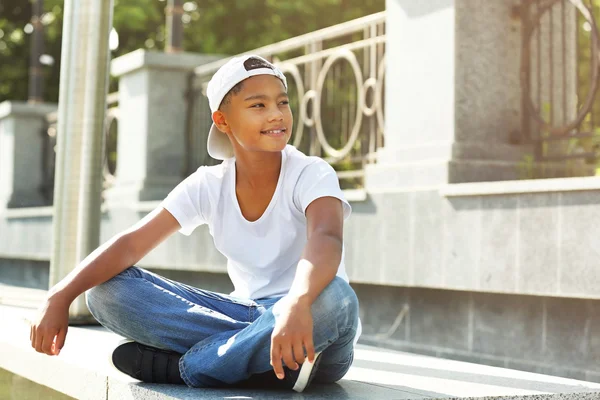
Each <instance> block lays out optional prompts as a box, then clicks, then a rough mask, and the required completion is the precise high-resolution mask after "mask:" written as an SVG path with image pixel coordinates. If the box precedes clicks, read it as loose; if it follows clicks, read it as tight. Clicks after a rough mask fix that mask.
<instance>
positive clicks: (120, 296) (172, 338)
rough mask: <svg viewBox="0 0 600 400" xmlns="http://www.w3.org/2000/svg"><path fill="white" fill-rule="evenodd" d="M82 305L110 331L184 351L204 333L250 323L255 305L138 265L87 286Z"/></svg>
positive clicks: (213, 333)
mask: <svg viewBox="0 0 600 400" xmlns="http://www.w3.org/2000/svg"><path fill="white" fill-rule="evenodd" d="M86 303H87V305H88V308H89V309H90V311H91V313H92V315H93V316H94V317H95V318H96V319H97V320H98V321H99V322H100V323H101V324H102V325H104V326H105V327H106V328H108V329H110V330H111V331H113V332H115V333H117V334H119V335H122V336H124V337H126V338H129V339H133V340H134V341H136V342H139V343H142V344H145V345H148V346H152V347H157V348H160V349H165V350H172V351H175V352H178V353H182V354H183V353H185V352H186V351H188V350H189V349H190V348H191V347H192V346H194V345H195V344H196V343H198V342H199V341H201V340H203V339H205V338H207V337H211V336H213V335H215V334H217V333H221V332H236V331H238V330H240V329H243V328H245V327H247V326H249V325H250V323H251V321H252V320H253V319H254V314H255V313H256V312H257V311H256V310H257V308H258V305H257V304H256V303H255V302H253V301H251V300H244V299H237V298H233V297H231V296H226V295H221V294H218V293H214V292H210V291H206V290H201V289H198V288H194V287H192V286H188V285H185V284H183V283H179V282H175V281H171V280H169V279H167V278H164V277H161V276H159V275H156V274H154V273H152V272H149V271H146V270H143V269H141V268H138V267H130V268H128V269H126V270H124V271H123V272H121V273H120V274H118V275H116V276H115V277H113V278H112V279H110V280H108V281H106V282H104V283H103V284H101V285H98V286H96V287H94V288H92V289H90V290H88V291H87V292H86ZM230 335H233V333H230Z"/></svg>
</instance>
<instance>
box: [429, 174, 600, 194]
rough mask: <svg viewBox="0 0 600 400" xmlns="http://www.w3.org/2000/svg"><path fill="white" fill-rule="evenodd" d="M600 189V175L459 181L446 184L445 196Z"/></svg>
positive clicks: (441, 192) (442, 190) (444, 188)
mask: <svg viewBox="0 0 600 400" xmlns="http://www.w3.org/2000/svg"><path fill="white" fill-rule="evenodd" d="M585 190H600V177H595V176H590V177H583V178H558V179H532V180H523V181H501V182H477V183H457V184H450V185H445V186H443V187H442V188H441V189H440V194H441V195H442V196H445V197H459V196H492V195H498V194H524V193H555V192H574V191H585Z"/></svg>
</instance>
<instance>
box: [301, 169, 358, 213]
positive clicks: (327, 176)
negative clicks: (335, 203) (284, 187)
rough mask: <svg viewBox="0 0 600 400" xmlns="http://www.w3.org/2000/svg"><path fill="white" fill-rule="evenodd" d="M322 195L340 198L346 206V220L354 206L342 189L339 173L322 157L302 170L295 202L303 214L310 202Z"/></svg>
mask: <svg viewBox="0 0 600 400" xmlns="http://www.w3.org/2000/svg"><path fill="white" fill-rule="evenodd" d="M320 197H335V198H338V199H340V200H341V201H342V204H343V207H344V220H345V219H347V218H348V217H349V216H350V213H351V212H352V207H350V204H349V203H348V201H346V198H345V197H344V193H343V192H342V190H341V189H340V181H339V179H338V177H337V174H336V172H335V170H334V169H333V167H332V166H331V165H329V164H328V163H327V162H326V161H324V160H322V159H318V160H317V161H315V162H313V163H311V164H309V165H308V166H306V167H305V168H304V169H303V170H302V173H301V174H300V177H299V178H298V182H297V183H296V187H295V188H294V204H295V205H296V207H298V209H299V210H300V211H301V212H302V213H303V214H306V209H307V208H308V206H309V205H310V203H312V202H313V201H315V200H316V199H318V198H320Z"/></svg>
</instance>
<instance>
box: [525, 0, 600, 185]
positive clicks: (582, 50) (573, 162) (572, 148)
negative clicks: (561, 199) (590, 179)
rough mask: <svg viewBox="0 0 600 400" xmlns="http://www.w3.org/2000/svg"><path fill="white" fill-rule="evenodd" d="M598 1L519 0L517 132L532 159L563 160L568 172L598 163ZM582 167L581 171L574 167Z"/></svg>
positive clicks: (587, 169) (586, 169) (589, 167)
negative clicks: (519, 130)
mask: <svg viewBox="0 0 600 400" xmlns="http://www.w3.org/2000/svg"><path fill="white" fill-rule="evenodd" d="M593 3H598V2H597V1H594V0H590V1H589V2H584V1H582V0H523V1H522V3H521V6H520V7H521V9H520V15H521V17H522V21H523V25H522V26H523V31H522V48H521V88H522V103H521V104H522V110H523V119H522V131H523V133H524V140H525V141H527V142H531V143H534V144H535V160H536V161H541V162H564V163H567V164H568V165H569V166H572V167H575V169H574V170H573V171H572V174H573V175H582V174H589V171H592V170H593V168H594V167H595V165H596V163H597V162H598V149H599V146H598V144H599V143H600V141H599V140H598V139H600V118H599V115H598V111H600V104H599V103H598V101H597V99H596V90H597V87H598V72H599V63H598V61H599V60H598V57H599V51H598V45H599V41H598V39H599V35H598V27H597V23H596V21H597V17H598V16H599V15H600V10H599V9H598V6H597V5H594V4H593ZM578 167H583V169H581V168H578Z"/></svg>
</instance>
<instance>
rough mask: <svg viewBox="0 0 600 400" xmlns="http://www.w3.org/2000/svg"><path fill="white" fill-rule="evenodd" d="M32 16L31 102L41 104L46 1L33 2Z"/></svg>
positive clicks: (36, 0)
mask: <svg viewBox="0 0 600 400" xmlns="http://www.w3.org/2000/svg"><path fill="white" fill-rule="evenodd" d="M31 3H32V11H33V12H32V14H31V25H32V26H33V33H32V35H31V50H30V61H29V99H28V100H29V102H30V103H41V102H43V101H44V96H43V86H44V76H43V71H42V63H41V62H40V56H41V55H42V53H43V52H44V26H43V25H42V21H41V17H42V14H43V13H44V0H31Z"/></svg>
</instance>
